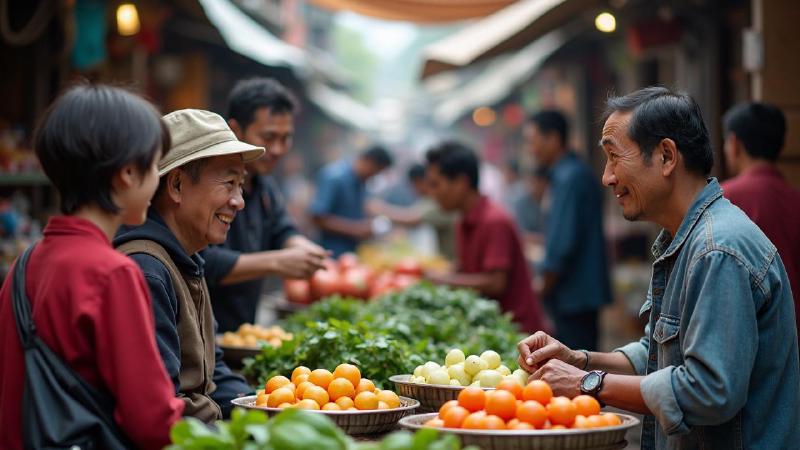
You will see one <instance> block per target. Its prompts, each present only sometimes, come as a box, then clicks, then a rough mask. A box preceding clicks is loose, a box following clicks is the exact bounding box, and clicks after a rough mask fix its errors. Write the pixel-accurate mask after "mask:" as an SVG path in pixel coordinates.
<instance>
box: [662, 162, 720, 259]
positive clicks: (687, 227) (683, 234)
mask: <svg viewBox="0 0 800 450" xmlns="http://www.w3.org/2000/svg"><path fill="white" fill-rule="evenodd" d="M706 181H707V183H708V184H707V185H706V187H705V188H703V190H702V191H700V194H698V195H697V198H695V199H694V202H693V203H692V206H690V207H689V210H688V211H687V212H686V216H685V217H684V218H683V222H681V226H680V227H678V232H677V233H676V234H675V238H672V236H671V235H670V234H669V231H667V230H661V233H659V235H658V238H656V240H655V242H653V246H652V248H651V251H652V252H653V256H654V257H655V258H656V261H659V260H662V259H665V258H668V257H670V256H672V255H674V254H675V253H677V252H678V250H679V249H680V247H681V246H682V245H683V243H684V241H686V238H687V237H688V236H689V233H690V232H691V231H692V229H693V228H694V226H695V224H697V221H698V220H700V216H702V215H703V213H704V212H705V211H706V209H708V207H709V206H710V205H711V204H712V203H714V201H716V200H717V199H718V198H720V197H722V188H721V187H720V185H719V182H718V181H717V179H716V178H714V177H711V178H709V179H708V180H706Z"/></svg>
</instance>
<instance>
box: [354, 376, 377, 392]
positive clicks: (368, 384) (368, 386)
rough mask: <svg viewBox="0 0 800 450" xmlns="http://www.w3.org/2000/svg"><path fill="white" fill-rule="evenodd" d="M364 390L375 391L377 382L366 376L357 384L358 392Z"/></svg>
mask: <svg viewBox="0 0 800 450" xmlns="http://www.w3.org/2000/svg"><path fill="white" fill-rule="evenodd" d="M362 392H375V383H373V382H372V381H369V380H368V379H366V378H362V379H361V380H359V381H358V384H357V385H356V394H360V393H362Z"/></svg>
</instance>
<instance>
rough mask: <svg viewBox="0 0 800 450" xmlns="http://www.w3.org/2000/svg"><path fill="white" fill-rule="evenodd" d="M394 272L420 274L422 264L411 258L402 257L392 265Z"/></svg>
mask: <svg viewBox="0 0 800 450" xmlns="http://www.w3.org/2000/svg"><path fill="white" fill-rule="evenodd" d="M394 272H395V273H396V274H399V275H412V276H415V277H421V276H422V266H421V265H420V263H419V262H418V261H417V260H415V259H413V258H404V259H402V260H400V261H399V262H398V263H397V264H396V265H395V266H394Z"/></svg>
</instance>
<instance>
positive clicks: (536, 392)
mask: <svg viewBox="0 0 800 450" xmlns="http://www.w3.org/2000/svg"><path fill="white" fill-rule="evenodd" d="M551 398H553V390H552V389H550V385H549V384H547V382H545V381H542V380H533V381H531V382H530V383H528V385H527V386H525V388H523V389H522V399H523V400H536V401H537V402H539V403H541V404H542V405H543V406H547V404H548V403H550V399H551Z"/></svg>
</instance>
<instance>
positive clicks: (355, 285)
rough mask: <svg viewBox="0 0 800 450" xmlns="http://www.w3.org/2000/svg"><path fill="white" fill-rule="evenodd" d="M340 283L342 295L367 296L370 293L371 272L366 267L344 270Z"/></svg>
mask: <svg viewBox="0 0 800 450" xmlns="http://www.w3.org/2000/svg"><path fill="white" fill-rule="evenodd" d="M339 285H340V289H341V293H342V295H348V296H350V297H356V298H367V294H368V293H369V272H368V271H367V270H366V269H363V268H360V267H354V268H352V269H350V270H348V271H346V272H344V274H343V275H342V278H341V280H340V282H339Z"/></svg>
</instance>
